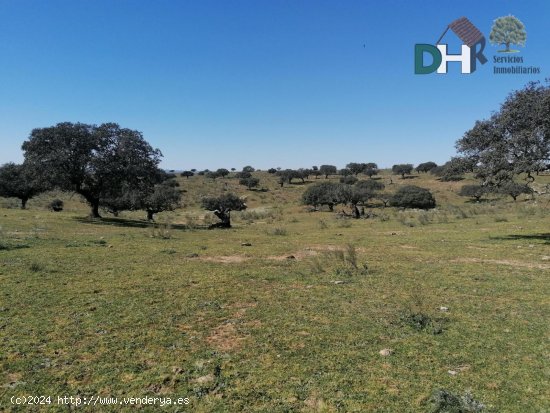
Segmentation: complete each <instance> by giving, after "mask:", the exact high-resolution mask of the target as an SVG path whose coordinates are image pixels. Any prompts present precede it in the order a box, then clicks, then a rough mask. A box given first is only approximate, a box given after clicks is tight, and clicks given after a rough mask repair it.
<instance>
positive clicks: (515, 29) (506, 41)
mask: <svg viewBox="0 0 550 413" xmlns="http://www.w3.org/2000/svg"><path fill="white" fill-rule="evenodd" d="M526 40H527V32H526V31H525V26H524V25H523V23H522V22H521V21H520V20H519V19H518V18H517V17H515V16H512V15H509V16H503V17H499V18H498V19H496V20H495V21H494V23H493V27H492V28H491V34H490V35H489V41H490V42H491V44H497V45H498V44H502V45H505V46H506V49H504V50H499V52H502V53H518V52H519V50H514V49H510V45H511V44H517V45H518V46H525V41H526Z"/></svg>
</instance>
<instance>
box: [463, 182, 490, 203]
mask: <svg viewBox="0 0 550 413" xmlns="http://www.w3.org/2000/svg"><path fill="white" fill-rule="evenodd" d="M486 192H487V188H485V187H484V186H481V185H464V186H463V187H462V188H460V191H459V192H458V195H460V196H468V197H471V198H475V200H476V201H479V199H480V198H481V197H482V196H483V195H484V194H485V193H486Z"/></svg>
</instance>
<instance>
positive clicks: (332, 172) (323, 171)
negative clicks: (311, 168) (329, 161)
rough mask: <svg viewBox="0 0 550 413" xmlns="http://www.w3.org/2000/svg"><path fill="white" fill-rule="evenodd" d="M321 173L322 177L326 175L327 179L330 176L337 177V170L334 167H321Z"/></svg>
mask: <svg viewBox="0 0 550 413" xmlns="http://www.w3.org/2000/svg"><path fill="white" fill-rule="evenodd" d="M319 171H320V172H321V174H322V175H325V179H327V178H328V176H329V175H336V171H337V169H336V167H335V166H334V165H321V167H320V168H319Z"/></svg>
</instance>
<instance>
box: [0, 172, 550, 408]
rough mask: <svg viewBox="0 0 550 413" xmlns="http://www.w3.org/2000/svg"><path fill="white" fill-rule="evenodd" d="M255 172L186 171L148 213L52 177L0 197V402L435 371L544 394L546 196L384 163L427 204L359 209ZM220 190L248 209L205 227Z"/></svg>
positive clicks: (529, 399) (320, 388)
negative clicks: (88, 201) (318, 202)
mask: <svg viewBox="0 0 550 413" xmlns="http://www.w3.org/2000/svg"><path fill="white" fill-rule="evenodd" d="M258 176H260V178H261V179H262V184H263V186H264V187H265V188H266V189H268V190H267V191H266V192H260V191H246V190H245V189H244V188H243V187H239V185H238V184H237V180H236V179H230V178H226V179H218V180H216V181H212V180H207V179H204V178H203V177H193V178H191V179H188V180H187V179H185V178H179V179H180V184H181V188H182V189H185V190H186V191H187V192H186V193H184V199H185V205H184V207H183V208H182V209H179V210H177V211H174V212H167V213H163V214H160V215H159V216H158V218H157V224H155V225H152V224H149V223H147V222H146V221H145V220H143V218H144V214H143V213H126V214H124V213H123V214H122V215H121V216H120V217H118V218H107V219H104V220H101V221H98V220H88V219H86V218H85V216H86V215H87V212H88V211H87V208H86V206H85V205H84V204H82V203H81V202H80V200H78V199H77V198H76V197H70V196H69V195H62V196H63V197H64V200H65V203H66V208H65V210H64V211H63V212H60V213H53V212H50V211H48V210H47V209H46V208H45V207H44V205H46V204H47V201H48V199H49V198H51V196H52V195H48V196H42V197H39V198H37V199H35V200H31V201H30V202H29V209H28V210H25V211H22V210H18V209H16V208H11V206H13V203H12V202H11V201H9V200H4V201H2V202H3V204H2V205H3V208H1V209H0V226H1V234H0V286H1V290H0V411H6V412H12V411H13V412H18V411H21V412H26V411H60V412H61V411H67V410H69V409H68V408H67V407H66V406H49V407H47V408H46V407H43V408H39V407H32V406H15V405H12V404H10V402H9V400H10V397H11V396H13V395H19V396H22V395H52V396H58V395H67V396H71V395H72V396H76V395H79V396H82V397H84V396H87V397H90V396H91V395H103V396H136V397H143V396H146V395H148V396H157V397H167V396H170V397H173V398H176V397H188V398H189V399H190V404H189V406H186V407H180V408H175V407H173V406H172V407H164V408H160V407H158V406H157V407H152V406H142V407H141V409H140V410H141V411H151V412H158V411H170V412H175V411H194V412H314V411H320V412H324V411H326V412H392V413H394V412H426V411H430V400H429V399H430V396H431V394H432V393H433V391H434V390H436V389H447V390H449V391H452V392H454V393H457V394H462V393H464V392H465V391H468V390H469V391H471V393H472V394H473V395H474V397H475V399H477V400H479V401H481V402H483V403H484V404H485V405H486V406H487V411H492V412H547V411H550V392H549V389H550V361H549V357H550V348H549V340H548V339H549V328H548V321H549V316H550V300H549V297H550V294H549V293H550V287H549V283H548V278H549V275H550V207H549V206H548V205H547V201H546V200H542V199H538V200H530V199H529V198H527V197H525V198H521V199H519V200H518V201H517V202H512V201H511V198H510V199H509V200H508V199H491V200H486V201H484V202H481V203H472V202H470V201H468V200H467V199H465V198H461V197H458V196H457V195H456V192H457V191H458V188H459V187H460V186H461V185H463V184H464V183H468V181H463V182H458V183H456V182H452V183H443V182H439V181H437V180H435V179H434V178H433V177H431V176H430V175H425V174H423V175H421V176H419V177H416V178H414V179H407V180H402V179H398V177H395V176H394V177H393V182H394V184H393V185H391V186H390V189H393V188H391V187H397V186H399V185H401V184H404V183H414V184H416V185H419V186H424V187H427V188H430V189H431V190H432V191H433V192H434V194H435V197H436V199H437V201H438V205H439V206H438V208H437V210H435V211H430V212H422V211H397V210H393V209H391V208H386V209H382V208H379V206H378V205H374V206H373V208H372V211H374V212H375V214H376V217H374V218H369V219H360V220H353V219H342V218H338V216H337V214H333V213H330V212H327V211H321V212H313V213H312V212H307V211H306V210H305V208H304V207H303V206H302V205H300V204H299V198H300V194H301V192H302V191H303V189H304V188H305V186H306V185H308V183H306V184H303V185H301V184H300V185H298V184H296V185H290V186H285V187H284V188H279V187H278V185H277V183H276V181H275V178H274V177H272V176H269V175H268V174H265V173H259V174H258ZM548 178H549V177H539V178H538V179H537V182H540V183H545V182H549V181H550V180H549V179H548ZM382 179H383V181H384V182H386V183H387V182H388V180H389V176H387V175H384V176H383V177H382ZM222 190H233V191H235V192H237V193H239V194H241V195H246V196H247V203H248V205H249V209H248V210H247V211H244V212H241V213H234V214H233V221H234V228H232V229H230V230H206V229H203V226H204V225H205V224H208V223H209V222H210V221H211V220H213V218H212V217H211V216H210V215H209V214H208V213H205V212H204V211H201V210H200V208H199V199H200V197H201V196H203V195H207V194H214V193H219V192H220V191H222ZM340 209H341V208H338V210H340ZM441 307H446V308H447V311H442V310H441ZM420 316H421V317H420ZM419 317H420V318H419ZM419 320H420V321H419ZM382 349H389V350H391V351H390V353H391V354H390V355H388V356H382V355H381V354H380V351H381V350H382ZM136 409H137V407H132V408H130V407H120V406H119V407H116V408H114V407H107V406H104V407H101V408H99V407H95V408H93V409H92V408H85V407H80V408H78V409H77V410H79V411H107V412H108V411H133V410H136Z"/></svg>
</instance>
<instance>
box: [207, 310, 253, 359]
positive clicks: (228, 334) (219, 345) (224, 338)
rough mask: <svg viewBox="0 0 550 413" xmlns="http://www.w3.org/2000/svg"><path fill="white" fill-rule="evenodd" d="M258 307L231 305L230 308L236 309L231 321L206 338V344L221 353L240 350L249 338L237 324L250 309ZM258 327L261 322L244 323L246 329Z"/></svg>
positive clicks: (225, 322)
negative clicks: (239, 329)
mask: <svg viewBox="0 0 550 413" xmlns="http://www.w3.org/2000/svg"><path fill="white" fill-rule="evenodd" d="M257 305H258V304H257V303H255V302H236V303H234V304H231V305H230V306H229V307H228V308H231V309H235V312H234V313H232V314H231V318H230V319H229V320H226V321H224V322H223V323H222V324H220V325H219V326H217V327H215V328H214V329H212V331H211V332H210V335H209V336H208V337H207V338H206V342H207V343H208V344H209V345H210V346H212V347H214V348H215V349H217V350H219V351H232V350H237V349H239V348H240V347H241V346H242V342H243V341H244V340H246V337H247V336H245V335H244V334H243V333H242V332H240V331H238V329H237V327H236V324H237V323H240V322H241V318H242V317H243V316H244V315H245V314H246V312H247V311H248V309H250V308H254V307H256V306H257ZM258 325H261V323H260V322H259V321H258V322H257V323H256V322H255V321H254V320H252V321H250V322H247V323H242V326H244V327H247V326H252V327H253V326H258Z"/></svg>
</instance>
